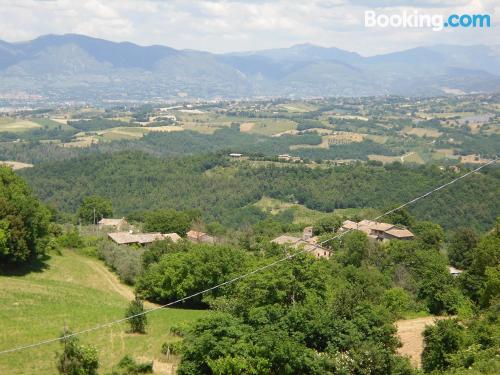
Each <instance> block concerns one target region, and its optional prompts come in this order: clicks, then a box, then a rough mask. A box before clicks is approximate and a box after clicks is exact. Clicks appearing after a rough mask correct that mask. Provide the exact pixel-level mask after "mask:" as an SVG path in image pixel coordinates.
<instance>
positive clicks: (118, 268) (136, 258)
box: [97, 240, 144, 284]
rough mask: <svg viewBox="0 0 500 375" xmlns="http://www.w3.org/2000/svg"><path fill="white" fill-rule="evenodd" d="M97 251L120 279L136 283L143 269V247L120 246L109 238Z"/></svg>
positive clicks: (100, 244)
mask: <svg viewBox="0 0 500 375" xmlns="http://www.w3.org/2000/svg"><path fill="white" fill-rule="evenodd" d="M97 251H98V255H99V258H100V259H102V260H103V261H104V263H105V264H106V265H107V266H108V267H109V268H111V269H112V270H113V271H115V272H116V273H117V274H118V276H119V277H120V280H122V281H123V282H124V283H127V284H134V283H135V280H136V278H137V277H138V276H139V274H140V273H141V271H142V262H141V256H142V254H143V253H144V250H143V249H137V248H134V247H130V246H120V245H117V244H114V243H112V242H110V241H107V240H102V241H101V242H100V243H99V244H98V246H97Z"/></svg>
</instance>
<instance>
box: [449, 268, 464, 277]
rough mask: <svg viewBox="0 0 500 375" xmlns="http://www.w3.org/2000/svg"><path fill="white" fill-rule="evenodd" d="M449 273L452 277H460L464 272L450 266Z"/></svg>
mask: <svg viewBox="0 0 500 375" xmlns="http://www.w3.org/2000/svg"><path fill="white" fill-rule="evenodd" d="M448 272H449V273H450V275H451V276H453V277H458V276H460V274H461V273H462V272H464V271H462V270H459V269H458V268H455V267H453V266H448Z"/></svg>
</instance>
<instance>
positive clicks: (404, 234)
mask: <svg viewBox="0 0 500 375" xmlns="http://www.w3.org/2000/svg"><path fill="white" fill-rule="evenodd" d="M351 230H360V231H362V232H364V233H366V235H367V236H368V238H371V239H373V240H377V241H384V240H392V239H397V240H411V239H413V238H414V237H415V236H414V235H413V233H412V232H410V231H409V230H408V229H405V228H401V227H398V226H396V225H394V224H388V223H380V222H378V221H372V220H362V221H360V222H359V223H356V222H355V221H351V220H346V221H344V222H343V224H342V227H341V228H340V231H341V232H346V231H351Z"/></svg>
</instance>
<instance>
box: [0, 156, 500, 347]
mask: <svg viewBox="0 0 500 375" xmlns="http://www.w3.org/2000/svg"><path fill="white" fill-rule="evenodd" d="M496 161H497V158H495V159H493V160H491V161H489V162H488V163H486V164H483V165H481V166H479V167H477V168H476V169H473V170H472V171H469V172H467V173H465V174H463V175H461V176H460V177H457V178H455V179H453V180H451V181H449V182H447V183H445V184H443V185H441V186H438V187H437V188H434V189H432V190H430V191H428V192H427V193H425V194H422V195H420V196H418V197H416V198H414V199H412V200H411V201H408V202H406V203H404V204H402V205H400V206H398V207H396V208H393V209H391V210H389V211H387V212H384V213H383V214H381V215H379V216H377V217H375V218H373V219H372V220H378V219H380V218H381V217H384V216H386V215H389V214H391V213H393V212H395V211H398V210H400V209H402V208H404V207H406V206H409V205H411V204H413V203H415V202H417V201H419V200H420V199H423V198H425V197H428V196H429V195H431V194H432V193H435V192H436V191H439V190H441V189H444V188H445V187H447V186H450V185H452V184H454V183H455V182H457V181H460V180H461V179H463V178H465V177H467V176H470V175H471V174H473V173H476V172H478V171H480V170H481V169H483V168H484V167H487V166H488V165H491V164H493V163H495V162H496ZM353 230H354V229H349V230H346V231H345V232H342V233H339V234H337V235H335V236H333V237H332V238H329V239H327V240H324V241H322V242H320V243H319V244H317V245H323V244H325V243H327V242H330V241H332V240H334V239H337V238H340V237H342V236H344V235H346V234H347V233H349V232H351V231H353ZM314 249H315V248H313V249H302V250H300V251H297V252H295V253H293V254H289V255H287V256H286V257H283V258H280V259H278V260H275V261H273V262H271V263H268V264H266V265H265V266H262V267H258V268H256V269H254V270H253V271H250V272H248V273H245V274H243V275H240V276H237V277H235V278H233V279H230V280H227V281H224V282H223V283H221V284H217V285H214V286H212V287H210V288H207V289H204V290H201V291H199V292H196V293H194V294H191V295H189V296H186V297H184V298H180V299H178V300H175V301H172V302H169V303H166V304H164V305H160V306H157V307H154V308H151V309H149V310H146V311H143V312H141V313H138V314H135V315H132V316H129V317H125V318H122V319H117V320H113V321H110V322H107V323H102V324H99V325H96V326H94V327H91V328H87V329H84V330H81V331H78V332H73V333H70V334H66V335H63V336H61V337H56V338H52V339H47V340H43V341H39V342H36V343H33V344H28V345H22V346H17V347H14V348H11V349H5V350H1V351H0V355H2V354H8V353H13V352H18V351H21V350H26V349H31V348H36V347H39V346H42V345H46V344H50V343H53V342H57V341H62V340H65V339H68V338H70V337H75V336H79V335H82V334H84V333H90V332H93V331H97V330H99V329H102V328H107V327H110V326H113V325H115V324H119V323H123V322H126V321H128V320H130V319H133V318H136V317H138V316H142V315H146V314H149V313H152V312H153V311H157V310H161V309H164V308H167V307H170V306H173V305H176V304H179V303H181V302H185V301H187V300H190V299H193V298H194V297H197V296H200V295H203V294H205V293H208V292H211V291H212V290H215V289H219V288H222V287H223V286H226V285H229V284H233V283H235V282H237V281H239V280H242V279H245V278H247V277H249V276H251V275H254V274H256V273H258V272H261V271H264V270H266V269H268V268H271V267H274V266H275V265H277V264H279V263H282V262H285V261H287V260H290V259H293V258H295V257H296V256H297V255H300V254H303V253H308V252H311V251H312V250H314Z"/></svg>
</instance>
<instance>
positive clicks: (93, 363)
mask: <svg viewBox="0 0 500 375" xmlns="http://www.w3.org/2000/svg"><path fill="white" fill-rule="evenodd" d="M65 334H66V335H68V334H70V332H66V333H65ZM61 343H62V345H63V346H64V350H63V352H62V353H61V354H59V359H58V363H57V370H58V371H59V373H60V374H63V375H97V368H98V367H99V360H98V356H97V350H96V348H94V347H93V346H90V345H88V346H87V345H81V344H80V343H79V340H78V338H77V337H76V336H72V337H65V338H63V340H62V341H61Z"/></svg>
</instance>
